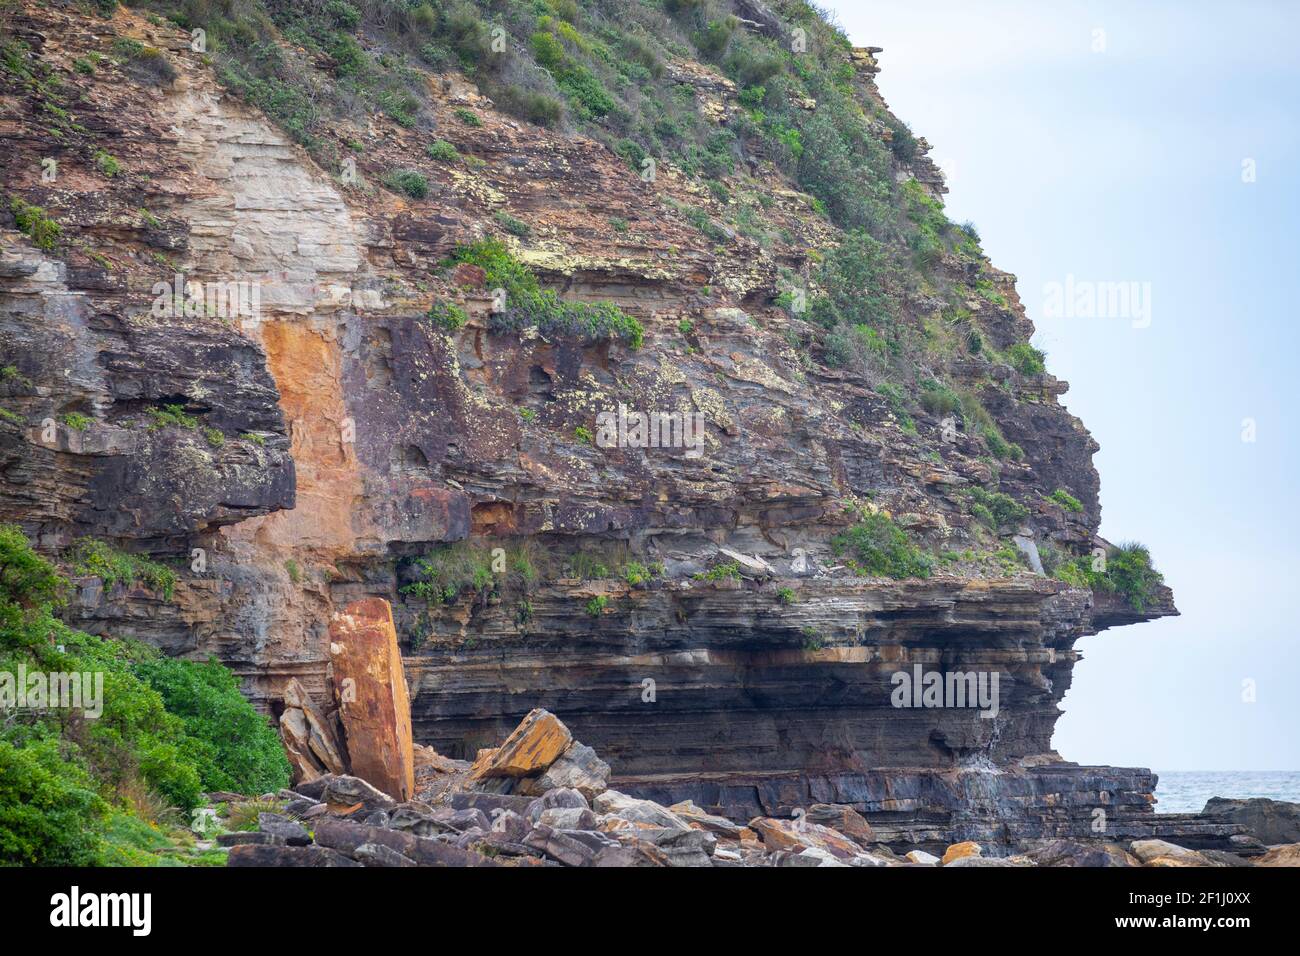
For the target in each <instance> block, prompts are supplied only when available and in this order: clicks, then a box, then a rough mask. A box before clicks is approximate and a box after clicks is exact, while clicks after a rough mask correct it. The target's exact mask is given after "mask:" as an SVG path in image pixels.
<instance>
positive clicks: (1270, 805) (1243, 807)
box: [1201, 797, 1300, 846]
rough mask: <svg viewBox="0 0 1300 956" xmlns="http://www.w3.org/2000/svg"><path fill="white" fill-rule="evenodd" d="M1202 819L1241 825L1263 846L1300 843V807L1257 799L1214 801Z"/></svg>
mask: <svg viewBox="0 0 1300 956" xmlns="http://www.w3.org/2000/svg"><path fill="white" fill-rule="evenodd" d="M1201 815H1202V816H1205V817H1209V818H1210V819H1213V820H1222V821H1224V822H1226V823H1239V824H1241V825H1242V826H1243V827H1245V828H1246V830H1247V832H1249V833H1251V834H1252V835H1253V836H1256V837H1258V838H1259V839H1260V840H1261V841H1262V842H1263V843H1266V844H1269V845H1270V846H1271V845H1274V844H1279V843H1300V803H1285V802H1283V801H1281V800H1267V799H1264V798H1263V797H1256V798H1254V799H1251V800H1232V799H1227V798H1224V797H1213V798H1211V799H1210V800H1209V801H1208V802H1207V803H1206V804H1205V809H1204V810H1202V811H1201Z"/></svg>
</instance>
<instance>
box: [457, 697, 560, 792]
mask: <svg viewBox="0 0 1300 956" xmlns="http://www.w3.org/2000/svg"><path fill="white" fill-rule="evenodd" d="M572 742H573V735H572V734H571V733H569V728H568V727H566V726H564V724H563V723H561V721H560V719H559V718H558V717H556V716H555V715H554V714H552V713H550V712H549V711H546V710H542V709H540V708H538V709H536V710H533V711H530V712H529V713H528V715H527V716H526V717H524V719H523V720H522V721H521V722H520V724H519V726H518V727H516V728H515V729H514V730H513V731H512V732H511V734H510V736H509V737H507V738H506V740H505V743H503V744H502V745H501V746H500V747H498V748H496V749H495V750H492V751H488V752H480V754H479V758H478V759H477V760H476V761H475V762H474V767H473V768H472V769H471V770H470V779H471V780H475V781H478V780H484V779H491V778H493V777H508V778H514V779H517V778H520V777H527V776H529V775H531V774H541V773H542V772H544V771H545V770H546V769H547V768H548V767H550V766H551V764H553V763H554V762H555V761H556V760H557V759H558V758H559V757H560V755H561V754H563V753H564V752H565V751H566V750H567V749H568V747H569V745H570V744H571V743H572Z"/></svg>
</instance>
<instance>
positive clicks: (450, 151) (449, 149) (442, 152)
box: [421, 114, 473, 196]
mask: <svg viewBox="0 0 1300 956" xmlns="http://www.w3.org/2000/svg"><path fill="white" fill-rule="evenodd" d="M471 115H473V114H471ZM426 149H427V152H428V153H429V156H430V157H432V158H433V159H435V160H437V161H438V162H440V163H458V162H460V152H459V151H458V150H457V149H456V147H455V146H453V145H451V143H449V142H447V141H446V140H445V139H440V140H438V141H437V142H434V143H430V144H429V145H428V147H426ZM421 196H423V194H421Z"/></svg>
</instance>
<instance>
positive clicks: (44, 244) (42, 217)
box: [9, 196, 63, 252]
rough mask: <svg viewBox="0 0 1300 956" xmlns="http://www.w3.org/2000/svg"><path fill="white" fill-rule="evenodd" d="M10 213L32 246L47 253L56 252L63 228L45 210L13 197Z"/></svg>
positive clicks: (10, 201)
mask: <svg viewBox="0 0 1300 956" xmlns="http://www.w3.org/2000/svg"><path fill="white" fill-rule="evenodd" d="M9 211H10V212H11V213H12V214H13V217H14V225H16V226H17V227H18V231H19V232H22V233H25V234H26V235H27V238H28V239H30V240H31V241H32V245H34V246H36V248H38V249H44V250H45V251H46V252H52V251H53V250H54V246H55V244H56V243H57V242H58V241H59V236H61V235H62V234H63V227H62V226H60V225H59V224H58V223H57V222H55V221H54V220H53V219H51V218H50V217H49V216H47V215H46V214H45V210H44V209H42V208H41V207H40V206H33V205H31V204H29V203H26V202H23V201H22V200H21V199H19V198H18V197H17V196H11V197H10V199H9Z"/></svg>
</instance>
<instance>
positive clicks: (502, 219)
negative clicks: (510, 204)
mask: <svg viewBox="0 0 1300 956" xmlns="http://www.w3.org/2000/svg"><path fill="white" fill-rule="evenodd" d="M492 218H493V219H495V220H496V221H497V225H499V226H500V227H501V228H502V229H504V230H505V231H506V232H508V233H510V235H512V236H518V237H519V238H520V239H524V238H527V237H528V236H529V235H530V234H531V233H532V231H533V227H532V226H530V225H528V223H526V222H524V221H523V220H522V219H516V218H515V217H514V216H512V215H510V213H508V212H506V211H505V210H504V209H498V210H497V211H496V212H495V213H493V214H492Z"/></svg>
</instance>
